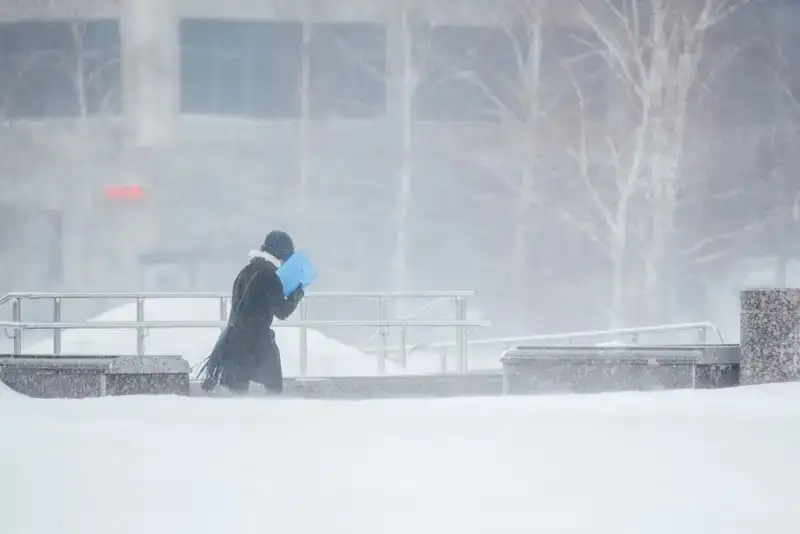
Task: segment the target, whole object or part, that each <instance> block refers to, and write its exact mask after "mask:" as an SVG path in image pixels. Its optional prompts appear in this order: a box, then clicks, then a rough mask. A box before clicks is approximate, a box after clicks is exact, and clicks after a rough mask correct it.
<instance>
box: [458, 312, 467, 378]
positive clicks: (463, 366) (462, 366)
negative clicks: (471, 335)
mask: <svg viewBox="0 0 800 534" xmlns="http://www.w3.org/2000/svg"><path fill="white" fill-rule="evenodd" d="M466 320H467V303H466V301H465V300H464V297H456V321H466ZM456 344H457V346H458V350H457V352H458V370H459V371H460V372H462V373H466V372H467V368H468V367H469V364H468V362H467V327H466V326H465V325H463V324H462V325H459V326H457V327H456Z"/></svg>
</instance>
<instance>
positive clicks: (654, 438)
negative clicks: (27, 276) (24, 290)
mask: <svg viewBox="0 0 800 534" xmlns="http://www.w3.org/2000/svg"><path fill="white" fill-rule="evenodd" d="M798 442H800V385H798V384H788V385H780V386H767V387H753V388H738V389H731V390H725V391H681V392H665V393H623V394H605V395H573V396H551V397H529V398H518V397H514V398H496V399H450V400H404V401H370V402H326V401H299V400H288V399H235V400H223V399H190V398H179V397H166V398H165V397H133V398H130V397H129V398H106V399H93V400H86V401H80V402H75V401H43V402H26V403H0V473H2V479H3V484H2V485H0V496H2V500H0V502H2V503H3V505H2V509H3V514H2V520H0V530H2V531H3V532H4V533H6V532H7V533H8V534H53V533H58V534H141V533H143V532H156V531H157V532H168V533H170V534H183V533H186V534H199V533H202V534H205V533H217V532H235V533H236V534H251V533H253V534H263V533H264V532H265V530H268V531H271V532H278V533H280V534H304V533H308V532H325V533H327V534H375V533H380V534H408V533H410V532H413V533H415V534H429V533H430V534H441V533H442V532H458V533H459V534H485V533H487V532H498V533H502V534H530V533H531V532H543V533H562V532H563V533H567V532H568V533H570V534H641V533H643V532H646V533H648V534H674V533H676V532H680V533H683V534H753V533H760V532H764V533H766V532H768V533H770V534H795V533H796V532H800V507H798V506H797V503H798V502H800V485H798V483H797V481H798V480H800V463H798V462H796V461H794V459H795V457H796V447H797V443H798ZM4 489H5V491H4Z"/></svg>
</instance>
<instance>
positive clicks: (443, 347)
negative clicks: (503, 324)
mask: <svg viewBox="0 0 800 534" xmlns="http://www.w3.org/2000/svg"><path fill="white" fill-rule="evenodd" d="M670 332H696V333H697V335H698V339H697V341H698V342H699V343H700V344H706V343H708V341H709V339H710V338H711V337H712V336H713V338H715V341H717V342H719V343H720V344H724V343H725V339H724V337H723V335H722V332H721V331H720V329H719V328H717V326H716V325H715V324H714V323H711V322H707V321H704V322H696V323H676V324H664V325H653V326H637V327H629V328H613V329H608V330H587V331H582V332H565V333H561V334H541V335H535V336H518V337H500V338H487V339H473V340H470V341H469V346H470V347H491V346H496V347H497V349H498V352H502V351H503V350H507V349H512V348H516V347H519V346H524V345H535V344H541V343H543V342H554V341H556V342H557V341H563V342H566V344H567V345H570V344H572V343H574V342H575V341H578V340H586V339H591V338H603V337H621V336H626V337H629V339H630V343H631V344H632V345H638V344H639V341H640V337H641V336H642V335H647V334H659V333H670ZM455 346H456V345H455V344H453V343H449V342H439V343H420V344H417V345H411V346H407V347H398V346H391V347H387V350H388V351H389V352H393V351H401V352H402V353H404V354H408V353H413V352H416V351H420V350H430V351H435V352H438V353H439V354H440V356H441V357H443V358H445V357H446V353H447V351H448V350H449V349H451V348H454V347H455ZM442 353H444V355H442Z"/></svg>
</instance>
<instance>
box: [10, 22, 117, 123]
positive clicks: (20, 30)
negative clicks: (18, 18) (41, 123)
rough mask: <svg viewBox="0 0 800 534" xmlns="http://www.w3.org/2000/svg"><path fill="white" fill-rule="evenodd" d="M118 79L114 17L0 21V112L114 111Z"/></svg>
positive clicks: (65, 113)
mask: <svg viewBox="0 0 800 534" xmlns="http://www.w3.org/2000/svg"><path fill="white" fill-rule="evenodd" d="M120 82H121V71H120V39H119V23H118V22H117V21H116V20H87V21H36V22H15V23H1V24H0V116H3V117H5V118H9V119H15V118H64V117H82V116H88V115H98V114H118V113H120V111H121V104H120V101H121V99H120Z"/></svg>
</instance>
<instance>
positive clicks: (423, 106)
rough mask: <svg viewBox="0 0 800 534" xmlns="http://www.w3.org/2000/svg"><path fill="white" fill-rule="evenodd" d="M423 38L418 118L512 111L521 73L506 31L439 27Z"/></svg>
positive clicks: (462, 117) (489, 115) (483, 115)
mask: <svg viewBox="0 0 800 534" xmlns="http://www.w3.org/2000/svg"><path fill="white" fill-rule="evenodd" d="M425 39H427V40H428V42H427V43H419V42H418V43H417V46H418V47H420V48H422V49H424V50H427V52H426V53H425V55H424V56H425V57H424V59H423V65H422V72H421V76H420V81H419V86H418V87H417V91H416V95H415V114H416V115H417V117H418V118H420V119H423V120H489V119H491V118H496V117H497V116H498V112H506V111H509V110H507V109H500V108H509V107H513V105H514V104H513V99H512V95H513V87H514V86H515V85H516V82H515V81H516V80H518V79H519V72H518V68H517V62H516V56H515V52H514V39H513V36H511V35H510V34H509V32H507V31H504V30H503V29H500V28H480V27H465V26H439V27H435V28H432V29H431V31H430V34H429V36H428V37H426V38H425ZM417 40H418V41H419V39H417Z"/></svg>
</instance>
